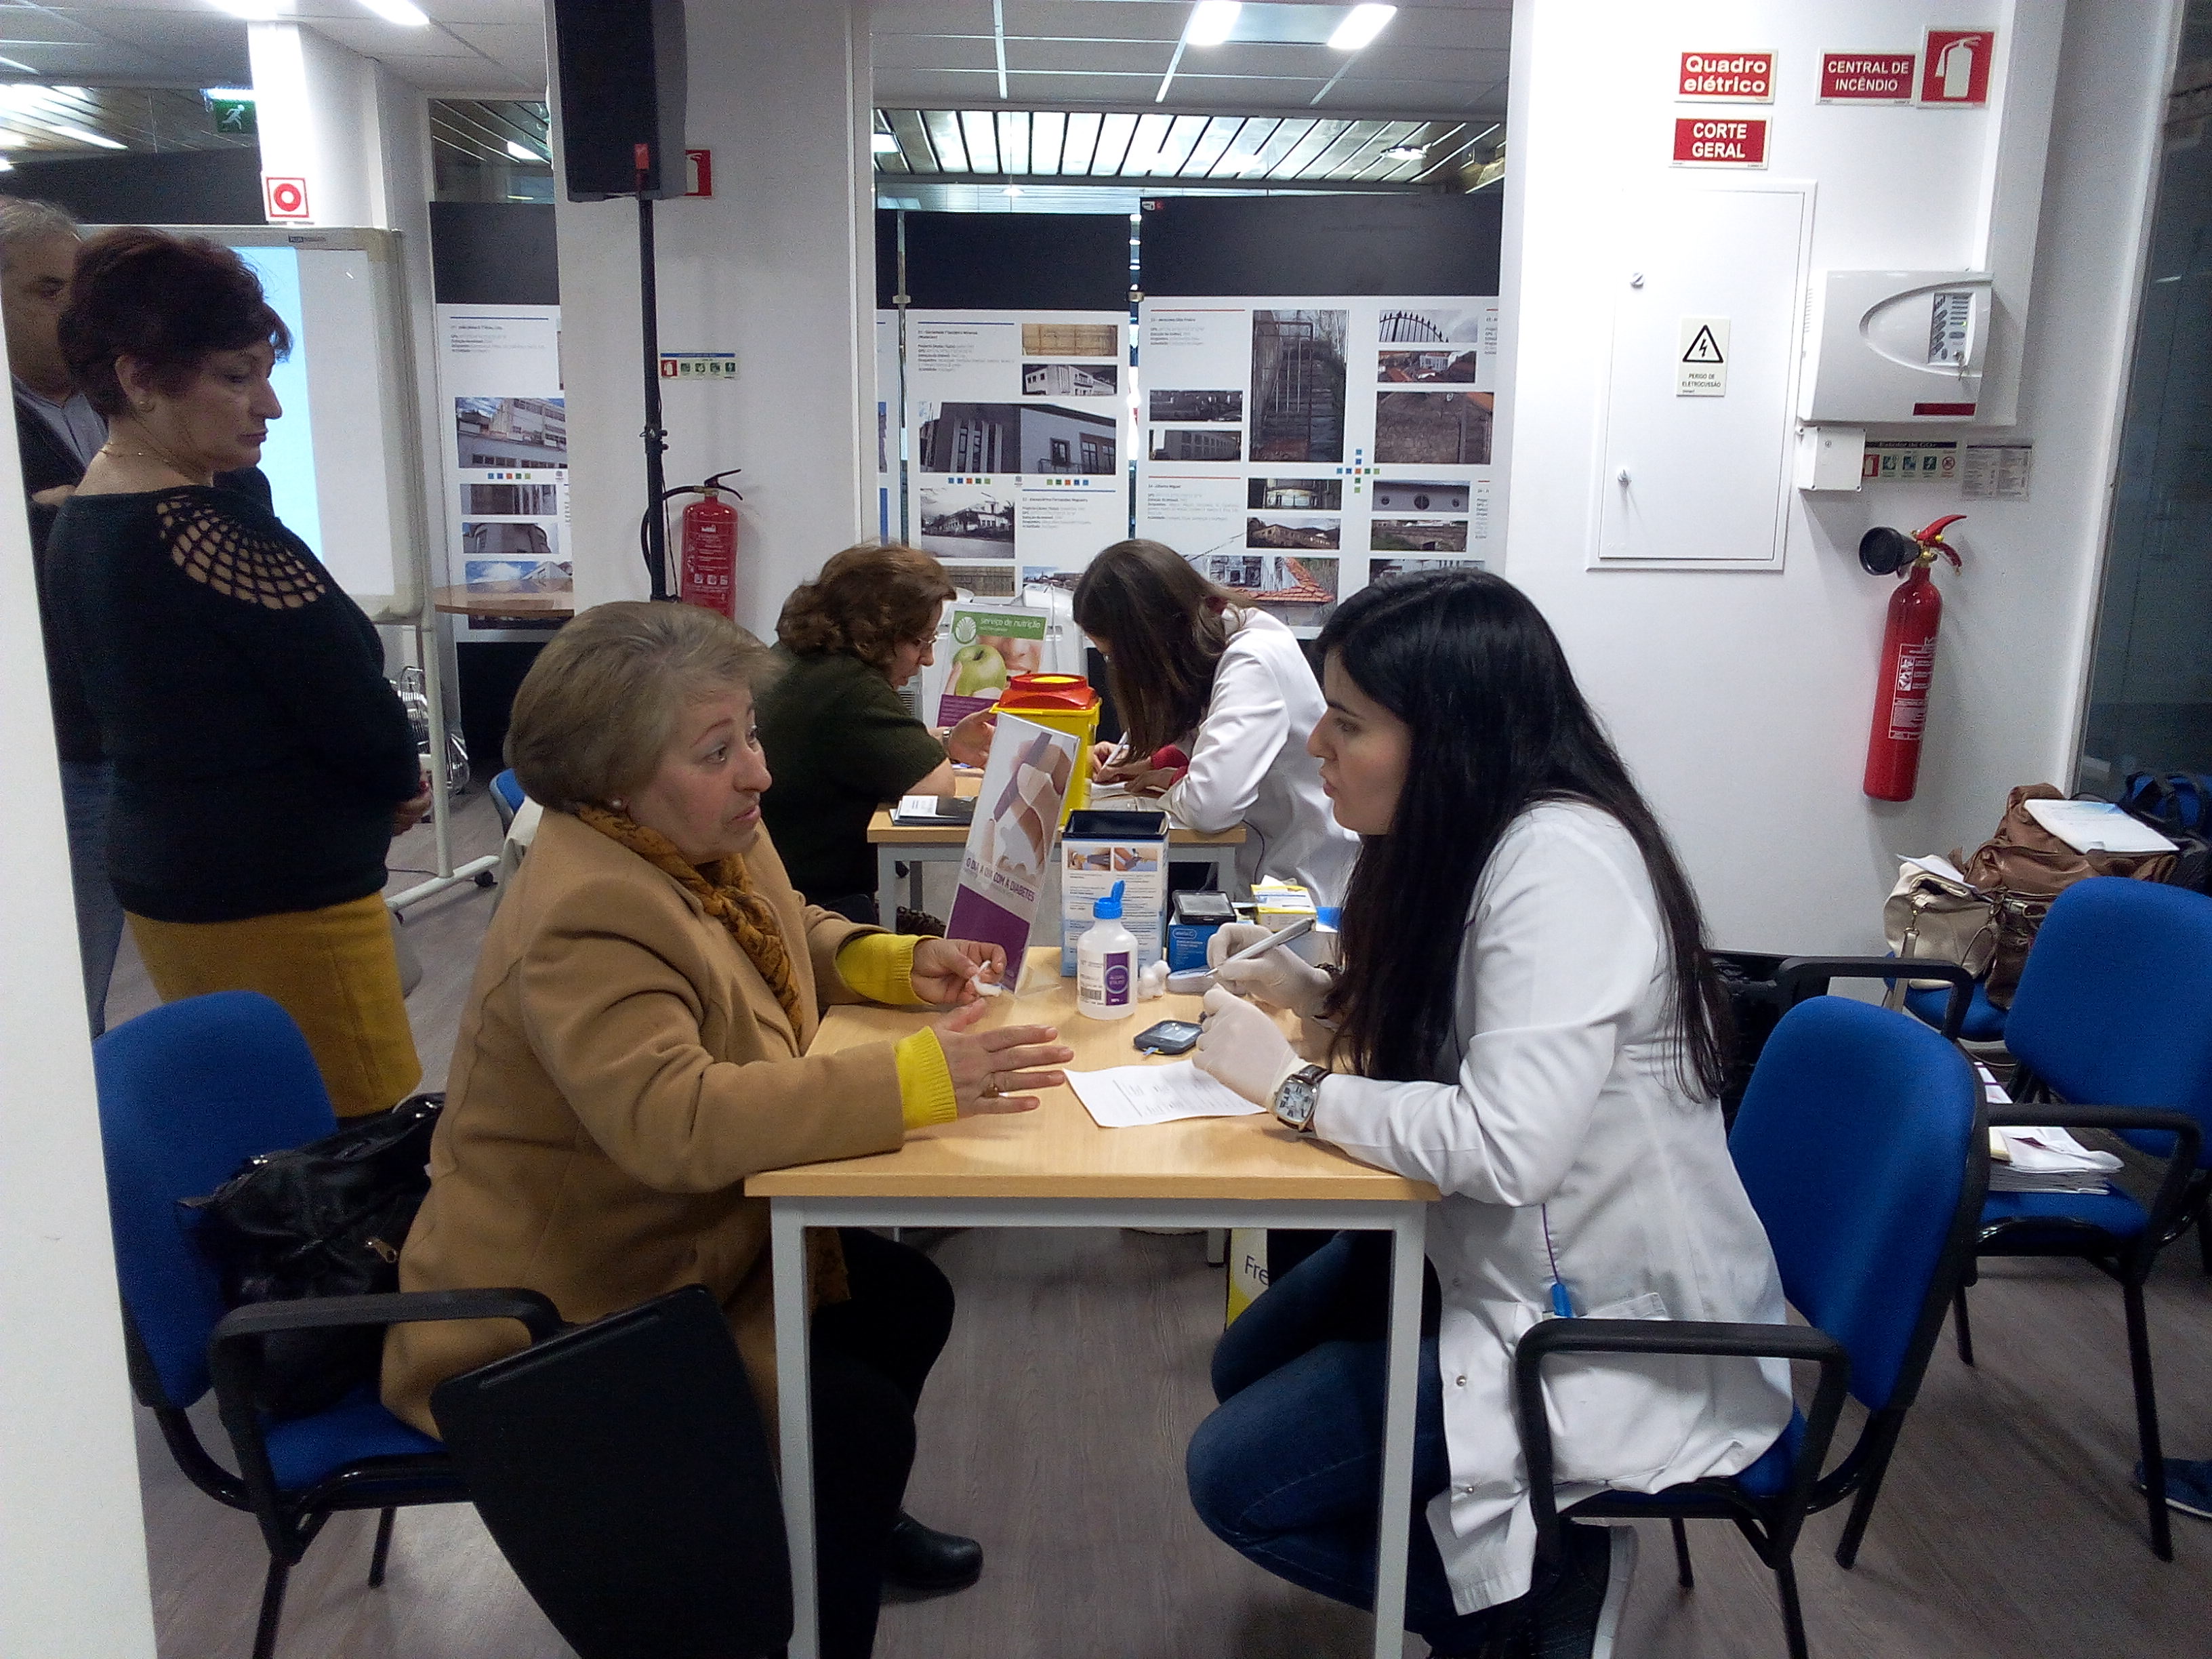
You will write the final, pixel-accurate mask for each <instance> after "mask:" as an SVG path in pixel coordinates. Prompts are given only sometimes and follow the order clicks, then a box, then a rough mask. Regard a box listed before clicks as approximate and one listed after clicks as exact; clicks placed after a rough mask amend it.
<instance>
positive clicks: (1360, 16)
mask: <svg viewBox="0 0 2212 1659" xmlns="http://www.w3.org/2000/svg"><path fill="white" fill-rule="evenodd" d="M1396 15H1398V9H1397V7H1395V6H1354V7H1353V8H1352V13H1351V15H1349V16H1347V17H1346V19H1345V20H1344V21H1342V22H1341V23H1339V24H1338V25H1337V26H1336V33H1334V34H1332V35H1330V36H1329V37H1328V47H1329V50H1330V51H1331V52H1358V50H1359V49H1360V48H1361V47H1362V46H1366V45H1368V44H1370V42H1371V41H1373V40H1374V39H1375V37H1376V35H1378V34H1380V33H1383V25H1384V24H1386V23H1388V22H1389V21H1390V20H1391V19H1392V18H1394V17H1395V16H1396Z"/></svg>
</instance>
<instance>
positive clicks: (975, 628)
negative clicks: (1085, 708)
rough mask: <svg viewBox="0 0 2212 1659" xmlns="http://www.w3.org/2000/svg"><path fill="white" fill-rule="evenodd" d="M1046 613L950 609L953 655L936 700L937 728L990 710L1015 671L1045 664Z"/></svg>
mask: <svg viewBox="0 0 2212 1659" xmlns="http://www.w3.org/2000/svg"><path fill="white" fill-rule="evenodd" d="M1045 615H1046V613H1045V612H1043V611H1025V610H1022V609H1019V608H1018V607H1011V606H1005V605H994V606H990V607H985V606H981V605H954V606H953V607H952V612H951V617H950V618H949V619H948V620H949V622H950V623H951V630H952V657H951V661H950V662H948V663H947V664H946V665H945V689H944V690H943V691H942V692H940V693H939V696H938V699H937V724H938V725H939V726H956V725H957V724H958V723H959V722H960V721H962V720H965V719H967V718H968V716H969V715H970V714H974V713H975V711H976V710H977V709H979V708H989V707H990V706H991V705H992V704H993V703H994V702H997V701H998V700H999V694H1000V692H1001V691H1004V690H1006V682H1007V681H1009V680H1011V679H1012V678H1013V677H1014V676H1015V675H1017V674H1034V673H1036V672H1037V671H1039V670H1040V669H1042V667H1043V666H1044V625H1045Z"/></svg>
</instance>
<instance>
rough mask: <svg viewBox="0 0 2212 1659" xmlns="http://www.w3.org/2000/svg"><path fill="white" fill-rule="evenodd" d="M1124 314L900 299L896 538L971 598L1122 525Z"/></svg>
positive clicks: (1006, 588)
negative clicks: (902, 416)
mask: <svg viewBox="0 0 2212 1659" xmlns="http://www.w3.org/2000/svg"><path fill="white" fill-rule="evenodd" d="M1129 379H1130V375H1129V364H1128V319H1127V317H1126V315H1123V314H1121V313H1115V312H1110V311H1106V312H1097V311H1067V312H1053V311H909V312H908V313H907V319H906V362H905V389H906V428H907V441H908V468H907V538H908V540H909V541H911V542H912V543H913V544H915V546H917V547H920V548H921V549H923V550H926V551H927V552H929V553H932V554H934V555H935V556H937V557H938V558H939V559H941V560H942V561H944V562H945V566H946V568H947V569H948V570H950V571H951V573H952V579H953V580H954V581H955V582H956V583H957V585H958V586H961V587H963V588H964V589H966V590H967V591H969V592H972V593H974V594H975V595H976V597H978V598H980V599H1011V598H1012V597H1013V596H1014V594H1015V592H1017V591H1018V588H1019V587H1020V586H1021V585H1022V583H1023V581H1024V575H1025V572H1026V571H1027V570H1030V569H1035V570H1037V571H1040V572H1042V573H1046V575H1047V576H1048V577H1050V576H1066V575H1069V574H1072V573H1073V572H1076V571H1079V570H1080V569H1081V568H1083V566H1084V565H1085V564H1086V563H1088V562H1090V560H1091V556H1092V555H1093V554H1095V553H1097V551H1098V550H1099V549H1100V548H1102V547H1105V546H1107V545H1109V544H1111V543H1114V542H1117V541H1119V540H1121V538H1123V537H1124V536H1125V535H1127V533H1128V484H1127V478H1128V471H1127V467H1128V459H1129V445H1130V441H1131V435H1132V429H1133V427H1132V422H1131V418H1130V414H1131V411H1130V404H1129Z"/></svg>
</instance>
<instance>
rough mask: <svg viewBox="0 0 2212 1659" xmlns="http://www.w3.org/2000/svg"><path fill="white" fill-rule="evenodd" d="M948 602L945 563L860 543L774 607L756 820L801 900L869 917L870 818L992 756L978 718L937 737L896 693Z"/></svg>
mask: <svg viewBox="0 0 2212 1659" xmlns="http://www.w3.org/2000/svg"><path fill="white" fill-rule="evenodd" d="M952 597H953V592H952V584H951V582H950V581H948V580H946V579H945V567H944V566H943V565H941V564H939V563H938V562H937V561H936V560H934V559H933V558H931V557H930V556H929V555H928V554H927V553H924V552H922V551H921V550H919V549H916V548H912V547H905V546H902V545H900V544H897V543H888V544H876V543H873V542H866V543H863V544H860V546H858V547H848V548H847V549H846V550H844V551H843V552H842V553H840V554H838V555H837V556H836V557H835V558H833V559H831V560H830V561H829V563H827V564H825V565H823V567H822V574H820V575H818V576H817V577H816V578H815V579H814V580H812V581H811V582H805V583H802V584H801V585H800V586H799V587H798V588H796V589H795V590H793V593H792V595H791V597H790V598H789V599H787V600H786V601H784V606H783V615H782V616H781V617H779V618H778V619H777V621H776V624H775V638H776V650H777V653H778V654H779V655H781V656H783V657H785V658H786V659H787V663H786V665H785V667H784V671H783V673H782V675H781V678H778V679H777V680H776V681H775V684H772V685H771V686H769V688H768V690H765V691H763V692H762V693H761V694H760V701H759V705H758V708H759V714H758V719H759V721H760V741H761V747H762V749H763V750H764V751H765V752H766V754H767V757H768V766H769V772H770V773H771V774H773V775H774V776H775V783H774V784H773V785H771V786H770V787H769V792H768V793H767V794H765V795H764V796H763V797H762V798H761V815H762V817H763V819H764V820H765V822H766V823H767V824H768V830H769V837H770V838H771V839H772V840H773V841H774V842H775V846H776V850H777V851H778V852H779V853H781V854H782V855H783V863H784V868H785V869H786V870H787V872H789V874H790V876H791V884H792V885H793V886H794V887H796V888H797V889H798V890H799V891H800V892H801V893H803V894H804V895H805V896H806V900H807V902H809V903H810V904H818V905H820V906H821V907H822V908H824V909H827V910H836V911H838V912H840V913H841V914H842V915H848V916H850V917H851V918H852V919H853V920H854V921H871V922H872V921H875V920H877V917H876V897H875V887H876V861H875V854H874V852H873V851H872V849H871V848H870V847H869V846H868V820H869V818H870V817H873V816H874V814H875V810H876V808H877V807H878V806H880V805H883V804H884V802H886V801H894V800H896V799H898V798H899V797H900V796H901V795H913V794H938V795H949V794H951V793H952V763H953V762H954V761H957V762H959V763H961V764H963V765H964V766H981V764H982V763H983V762H984V760H985V758H986V757H987V756H988V754H989V752H990V748H991V726H992V722H993V720H994V716H993V715H992V714H990V713H989V712H988V711H986V712H984V713H981V714H970V715H969V717H968V718H967V719H966V720H963V721H961V722H960V724H959V725H957V726H954V727H953V728H952V729H951V731H949V732H945V734H944V735H943V737H942V738H939V736H938V735H937V734H935V733H933V732H931V731H930V729H929V728H928V727H927V726H924V725H923V724H922V723H921V721H920V720H916V719H915V717H914V716H913V715H912V714H908V712H907V707H906V704H905V703H904V702H902V700H901V699H900V697H899V695H898V688H899V687H900V686H902V685H904V684H906V683H907V682H908V680H910V679H912V678H914V677H915V675H916V674H918V673H919V672H921V670H922V669H924V668H925V667H927V666H928V665H929V664H930V663H931V662H933V660H935V659H934V657H933V652H932V647H933V646H934V645H935V643H936V640H937V623H938V618H939V617H940V616H941V615H942V614H943V612H944V609H945V601H946V600H947V599H951V598H952Z"/></svg>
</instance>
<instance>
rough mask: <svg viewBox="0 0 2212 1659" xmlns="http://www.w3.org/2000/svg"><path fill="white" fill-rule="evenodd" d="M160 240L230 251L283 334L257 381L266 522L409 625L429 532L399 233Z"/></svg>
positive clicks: (386, 618)
mask: <svg viewBox="0 0 2212 1659" xmlns="http://www.w3.org/2000/svg"><path fill="white" fill-rule="evenodd" d="M100 228H104V227H100ZM160 228H161V229H163V230H166V231H167V232H168V233H169V234H172V235H176V236H204V237H206V238H207V239H208V240H210V241H213V242H216V243H219V244H221V245H222V246H225V247H228V248H232V249H234V250H235V251H236V252H237V253H238V255H239V257H240V258H242V259H244V260H245V261H246V264H248V265H249V266H250V267H251V268H252V270H253V271H254V273H255V275H257V276H259V277H260V279H261V287H262V292H263V293H264V295H267V296H268V300H269V303H270V307H272V308H273V309H274V310H275V311H276V314H277V315H278V316H280V317H282V318H283V319H284V325H285V326H286V327H287V328H289V329H290V330H291V331H292V350H291V354H290V356H289V357H288V358H287V359H286V360H285V361H284V362H281V363H279V364H278V365H277V366H276V373H275V374H274V375H272V376H271V379H270V384H271V386H272V387H273V389H274V390H275V392H276V398H277V401H278V402H280V403H281V404H283V406H284V414H283V418H282V419H280V420H277V421H274V422H270V428H269V441H268V442H267V443H266V444H265V445H264V447H263V449H262V455H261V470H262V471H263V472H264V473H265V474H267V475H268V478H269V484H270V494H271V496H272V498H273V501H274V504H275V507H276V516H277V517H278V518H279V519H281V520H283V522H284V525H285V526H286V528H288V529H289V530H290V531H291V532H293V533H294V534H295V535H296V536H298V537H299V538H300V539H301V541H304V542H305V543H307V545H308V546H309V547H310V548H312V549H313V550H314V553H315V556H316V557H317V558H319V559H320V560H321V561H322V562H323V564H324V565H325V568H328V570H329V571H330V573H331V575H332V576H333V577H335V578H336V579H337V584H338V586H340V587H342V588H343V589H344V590H345V591H346V592H347V593H348V594H349V595H350V596H351V598H352V599H353V600H354V602H355V603H356V605H360V606H361V608H362V610H363V611H367V612H368V615H369V617H370V618H371V619H372V620H373V621H376V622H383V623H391V622H410V621H415V620H417V619H419V618H420V617H422V614H423V605H424V601H425V599H426V598H427V595H426V592H425V582H424V580H423V573H424V571H425V570H426V569H427V568H428V548H429V531H428V523H427V520H426V517H425V510H424V501H423V492H422V460H421V457H420V454H419V449H420V445H419V443H418V442H417V441H416V434H417V433H418V432H419V430H420V419H421V416H420V412H419V409H418V406H417V403H416V387H415V356H414V340H413V333H412V324H411V319H410V313H409V310H408V307H407V302H406V295H405V293H404V286H403V284H404V266H403V264H402V263H401V260H400V254H399V237H398V233H397V232H394V231H389V230H366V229H363V230H343V229H332V230H299V229H286V228H280V227H275V226H269V225H165V226H161V227H160ZM95 229H96V228H95V227H92V226H87V227H86V233H87V234H94V230H95Z"/></svg>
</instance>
